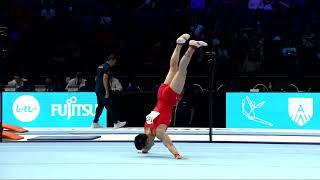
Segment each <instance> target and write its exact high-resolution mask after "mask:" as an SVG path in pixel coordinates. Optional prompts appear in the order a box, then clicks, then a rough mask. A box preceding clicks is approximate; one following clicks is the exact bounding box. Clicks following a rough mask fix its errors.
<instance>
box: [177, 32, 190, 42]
mask: <svg viewBox="0 0 320 180" xmlns="http://www.w3.org/2000/svg"><path fill="white" fill-rule="evenodd" d="M189 38H190V35H189V34H182V35H181V36H180V37H179V38H178V39H177V41H176V42H177V44H184V43H185V42H186V41H187V40H188V39H189Z"/></svg>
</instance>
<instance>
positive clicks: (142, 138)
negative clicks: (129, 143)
mask: <svg viewBox="0 0 320 180" xmlns="http://www.w3.org/2000/svg"><path fill="white" fill-rule="evenodd" d="M147 139H148V136H147V135H146V134H138V135H137V136H136V137H135V138H134V145H135V146H136V148H137V149H138V150H141V149H142V148H143V147H145V146H146V145H147Z"/></svg>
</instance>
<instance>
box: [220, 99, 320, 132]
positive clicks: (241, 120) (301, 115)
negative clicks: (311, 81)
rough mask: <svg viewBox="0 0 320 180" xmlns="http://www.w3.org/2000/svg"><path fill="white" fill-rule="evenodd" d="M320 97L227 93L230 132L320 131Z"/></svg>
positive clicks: (227, 124)
mask: <svg viewBox="0 0 320 180" xmlns="http://www.w3.org/2000/svg"><path fill="white" fill-rule="evenodd" d="M319 105H320V93H227V96H226V121H227V122H226V127H227V128H269V129H320V111H319V110H320V106H319Z"/></svg>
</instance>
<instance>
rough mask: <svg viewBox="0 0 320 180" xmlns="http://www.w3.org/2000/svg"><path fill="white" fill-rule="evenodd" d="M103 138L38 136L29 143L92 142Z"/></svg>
mask: <svg viewBox="0 0 320 180" xmlns="http://www.w3.org/2000/svg"><path fill="white" fill-rule="evenodd" d="M100 137H101V136H37V137H34V138H30V139H28V141H46V142H47V141H90V140H94V139H97V138H100Z"/></svg>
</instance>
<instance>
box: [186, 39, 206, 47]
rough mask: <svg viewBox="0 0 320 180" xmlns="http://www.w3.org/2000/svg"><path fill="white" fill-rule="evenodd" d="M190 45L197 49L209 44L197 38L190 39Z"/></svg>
mask: <svg viewBox="0 0 320 180" xmlns="http://www.w3.org/2000/svg"><path fill="white" fill-rule="evenodd" d="M189 46H190V47H191V48H193V49H197V48H199V47H202V46H208V44H207V43H206V42H204V41H195V40H190V41H189Z"/></svg>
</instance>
